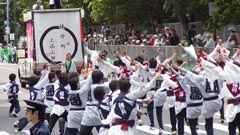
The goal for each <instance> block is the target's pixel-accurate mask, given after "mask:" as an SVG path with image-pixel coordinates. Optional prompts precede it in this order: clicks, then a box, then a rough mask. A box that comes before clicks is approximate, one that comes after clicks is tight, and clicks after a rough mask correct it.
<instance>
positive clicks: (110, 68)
mask: <svg viewBox="0 0 240 135" xmlns="http://www.w3.org/2000/svg"><path fill="white" fill-rule="evenodd" d="M109 61H110V59H109V60H102V61H101V62H99V63H98V66H99V70H101V71H102V72H103V75H104V77H103V78H105V79H107V78H108V75H109V74H111V73H112V72H114V73H116V74H120V73H122V71H121V70H120V68H119V67H117V66H114V65H112V64H110V63H109Z"/></svg>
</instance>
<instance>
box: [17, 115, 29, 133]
mask: <svg viewBox="0 0 240 135" xmlns="http://www.w3.org/2000/svg"><path fill="white" fill-rule="evenodd" d="M18 122H19V123H18V126H17V129H18V131H22V129H23V128H25V127H26V126H27V124H28V121H27V118H26V117H23V118H21V119H19V120H18Z"/></svg>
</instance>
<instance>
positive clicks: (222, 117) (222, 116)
mask: <svg viewBox="0 0 240 135" xmlns="http://www.w3.org/2000/svg"><path fill="white" fill-rule="evenodd" d="M220 119H221V120H224V98H223V99H222V107H221V109H220Z"/></svg>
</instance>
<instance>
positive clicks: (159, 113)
mask: <svg viewBox="0 0 240 135" xmlns="http://www.w3.org/2000/svg"><path fill="white" fill-rule="evenodd" d="M162 108H163V106H156V115H157V121H158V125H159V127H160V128H161V129H163V122H162Z"/></svg>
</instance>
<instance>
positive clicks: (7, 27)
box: [6, 0, 10, 45]
mask: <svg viewBox="0 0 240 135" xmlns="http://www.w3.org/2000/svg"><path fill="white" fill-rule="evenodd" d="M9 4H10V3H9V0H7V22H8V23H7V26H6V35H7V45H8V44H9V34H10V28H9Z"/></svg>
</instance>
